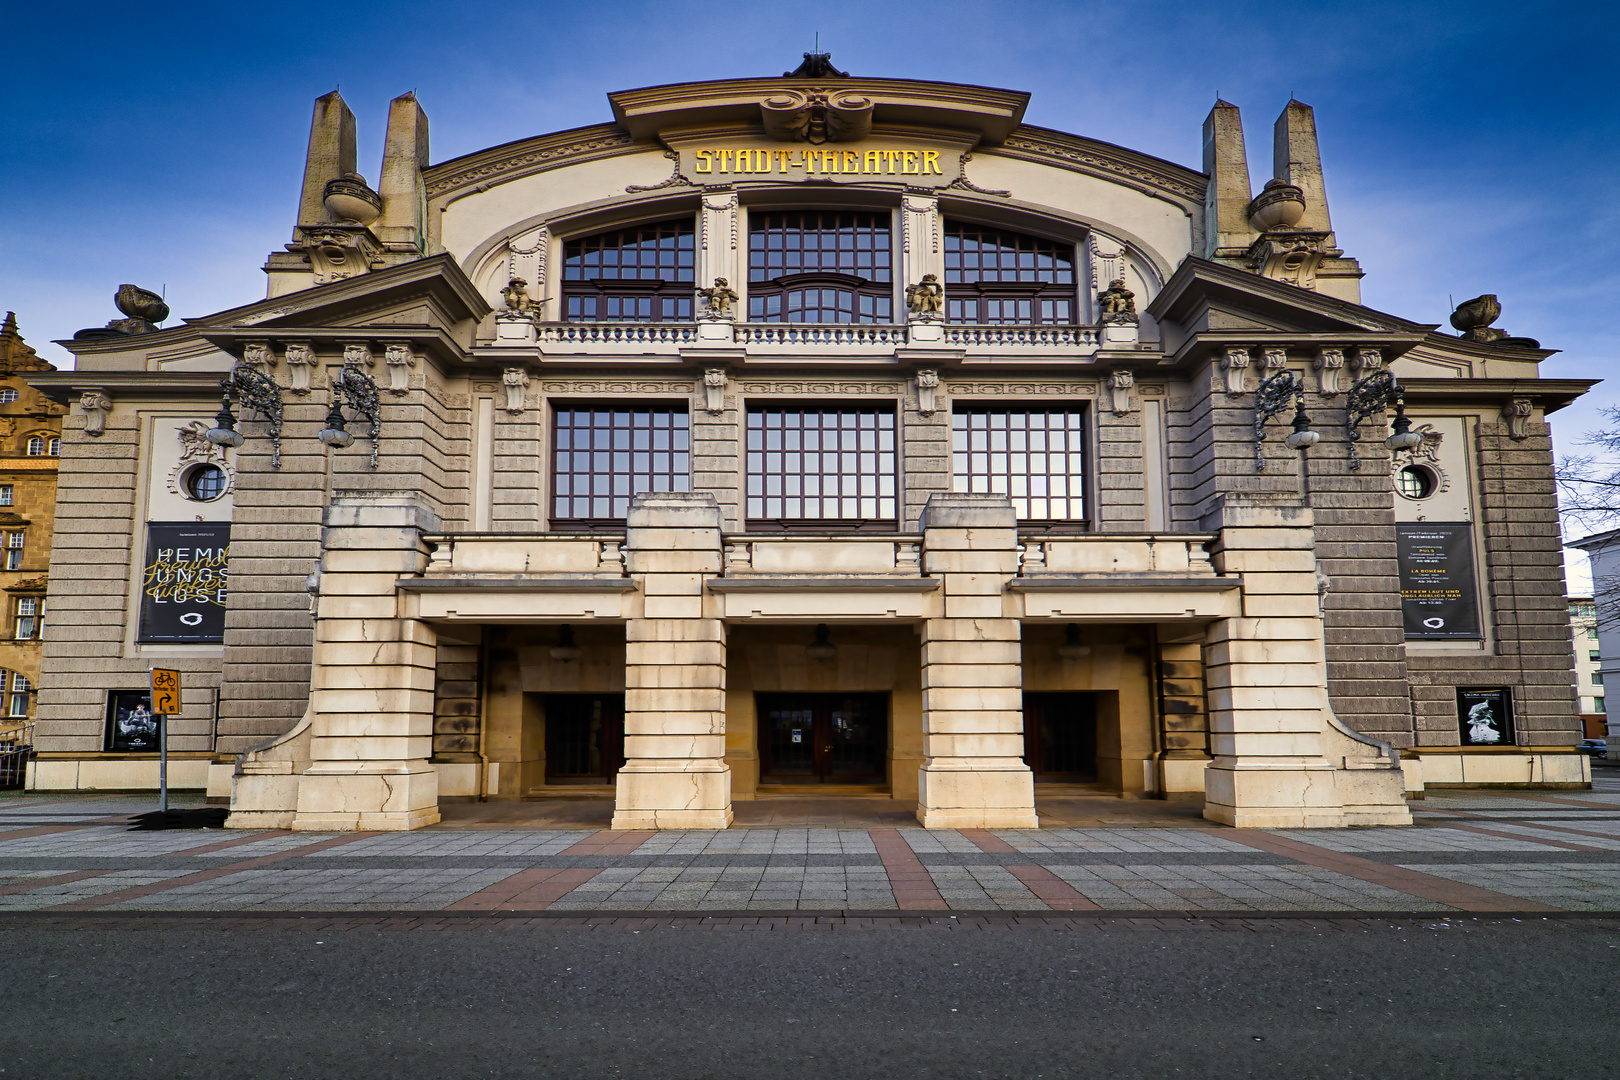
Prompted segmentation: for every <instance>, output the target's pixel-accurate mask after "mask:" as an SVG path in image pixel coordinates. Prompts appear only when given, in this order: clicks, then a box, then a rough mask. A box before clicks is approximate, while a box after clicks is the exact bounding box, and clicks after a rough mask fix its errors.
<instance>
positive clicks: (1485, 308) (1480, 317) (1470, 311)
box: [1451, 293, 1502, 336]
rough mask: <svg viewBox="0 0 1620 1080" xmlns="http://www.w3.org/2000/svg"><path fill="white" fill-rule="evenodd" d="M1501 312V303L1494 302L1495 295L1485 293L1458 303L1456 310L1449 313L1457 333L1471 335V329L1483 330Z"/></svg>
mask: <svg viewBox="0 0 1620 1080" xmlns="http://www.w3.org/2000/svg"><path fill="white" fill-rule="evenodd" d="M1501 314H1502V305H1501V304H1499V303H1497V302H1496V295H1495V294H1494V293H1486V294H1485V295H1484V296H1476V297H1474V298H1473V299H1472V300H1464V301H1463V302H1462V303H1460V304H1458V305H1457V310H1456V311H1453V312H1452V313H1451V325H1452V326H1454V327H1456V328H1457V331H1458V332H1459V333H1461V334H1464V335H1470V336H1472V332H1473V331H1475V330H1483V329H1484V328H1485V327H1487V326H1489V325H1491V323H1493V322H1495V321H1496V320H1497V317H1498V316H1500V315H1501Z"/></svg>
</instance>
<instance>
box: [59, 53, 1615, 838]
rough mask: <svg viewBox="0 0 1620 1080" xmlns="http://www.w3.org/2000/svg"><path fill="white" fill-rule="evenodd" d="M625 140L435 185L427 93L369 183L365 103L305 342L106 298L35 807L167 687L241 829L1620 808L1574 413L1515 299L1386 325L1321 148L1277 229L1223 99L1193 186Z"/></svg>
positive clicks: (285, 303)
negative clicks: (484, 808) (1583, 724)
mask: <svg viewBox="0 0 1620 1080" xmlns="http://www.w3.org/2000/svg"><path fill="white" fill-rule="evenodd" d="M608 100H609V104H610V105H611V108H612V119H611V120H610V121H609V122H606V123H602V124H600V125H597V126H594V127H588V128H582V129H576V130H572V131H564V132H560V133H556V134H549V135H538V136H535V137H534V138H530V139H525V140H522V141H519V142H515V143H511V144H508V145H504V146H497V147H493V148H490V149H488V150H484V151H480V152H478V153H475V154H471V155H468V156H466V157H461V158H457V159H454V160H450V161H443V162H438V163H434V162H433V161H432V159H431V156H430V154H429V148H428V123H427V118H426V116H425V115H424V113H423V111H422V108H421V107H420V106H419V104H418V103H417V101H416V99H415V98H414V96H412V95H409V94H407V95H405V96H403V97H400V98H398V99H396V100H395V101H393V102H392V104H391V105H390V107H389V111H388V121H387V134H386V147H385V151H384V156H383V161H382V167H381V171H380V173H378V174H377V182H376V184H375V186H372V185H371V184H370V183H369V182H368V181H366V180H365V179H363V178H362V177H360V176H359V175H358V173H357V164H356V151H355V146H356V134H355V128H356V122H355V118H354V116H353V114H352V113H351V112H350V110H349V108H348V106H347V105H346V104H345V103H344V101H343V100H342V98H340V97H339V96H338V95H337V94H336V93H333V94H329V95H327V96H325V97H323V98H321V99H320V100H319V101H318V102H317V103H316V108H315V115H314V121H313V126H312V128H311V133H310V143H309V155H308V161H307V165H306V169H305V173H304V181H303V187H302V192H301V194H300V197H299V200H298V215H297V220H296V221H295V222H294V223H293V229H292V234H291V237H290V242H289V243H288V244H286V246H285V248H284V249H282V250H278V251H275V252H273V253H272V254H271V255H270V257H269V260H268V262H267V263H266V264H265V271H266V274H267V275H268V279H269V287H268V296H267V298H265V299H262V300H255V301H252V302H249V303H245V304H244V305H243V306H241V307H237V308H233V309H231V310H228V311H222V312H219V313H217V314H213V315H208V316H205V317H202V318H195V319H188V320H186V322H185V324H184V325H183V326H179V327H176V328H172V329H159V328H157V326H156V325H155V323H154V321H153V320H151V318H150V313H149V310H148V309H147V308H143V307H142V306H141V303H142V301H140V299H139V297H136V299H135V300H134V301H131V302H129V303H125V301H126V300H127V299H128V298H127V297H124V296H123V294H121V301H120V302H121V304H122V305H123V306H124V309H125V314H126V315H129V316H130V318H128V319H125V320H115V322H114V324H112V325H111V326H109V327H108V328H107V329H104V330H103V329H97V330H94V331H89V332H86V333H85V334H82V335H81V336H80V338H79V339H76V340H74V341H72V342H69V343H67V344H68V345H69V347H70V348H71V349H72V350H73V351H74V353H75V354H76V356H77V367H76V369H75V370H73V371H71V372H57V373H48V374H42V375H39V376H37V377H35V378H34V379H33V380H32V381H33V382H34V384H35V385H36V386H40V387H43V388H45V389H46V390H47V391H48V392H50V393H51V394H53V395H55V396H56V397H57V399H58V400H59V401H62V402H71V403H72V406H73V408H72V412H71V415H70V417H69V418H68V421H67V423H66V426H65V430H64V432H63V438H64V448H63V454H62V462H61V495H60V506H59V511H58V521H59V526H58V530H57V533H56V542H55V551H54V556H53V560H52V574H51V579H50V595H49V604H50V610H51V615H52V618H51V623H50V625H49V628H48V632H47V636H46V641H45V647H44V648H45V652H44V674H43V678H42V688H41V691H40V701H39V710H40V736H39V746H40V748H41V751H42V753H41V755H40V758H41V760H40V761H39V762H38V763H37V765H36V768H35V772H34V775H33V781H32V782H33V786H34V787H35V788H37V789H40V790H62V789H70V788H79V789H84V788H97V787H100V788H130V787H149V786H151V784H152V783H153V782H154V781H155V773H156V765H155V761H154V760H153V755H152V753H151V749H150V746H149V745H148V744H147V743H146V742H142V731H143V730H144V728H143V726H142V724H143V722H144V718H143V717H142V716H141V709H142V699H141V693H142V688H143V687H144V686H145V684H146V679H147V672H148V669H149V668H150V667H151V666H153V665H157V666H160V667H174V668H179V669H181V670H182V671H183V672H184V676H185V690H184V698H183V712H182V713H181V714H180V715H178V716H176V717H175V718H174V719H173V723H172V728H171V730H172V734H173V748H174V751H175V756H176V762H175V764H174V766H173V769H174V770H175V775H176V776H177V777H179V778H180V780H181V782H182V783H184V784H188V785H190V786H193V787H197V788H202V787H205V786H206V787H207V788H208V790H209V792H210V793H211V794H213V795H215V796H217V797H221V798H223V797H226V796H228V797H229V798H230V800H231V805H232V807H233V815H232V817H231V819H230V823H231V824H232V825H233V826H237V827H258V826H278V827H291V828H293V829H311V830H316V829H410V828H415V827H418V826H423V825H429V824H432V823H433V822H434V821H436V820H438V816H439V809H438V807H439V804H440V802H441V800H448V799H475V798H476V799H512V800H517V799H523V798H527V797H532V796H535V795H545V794H547V793H550V792H555V791H557V790H559V789H566V790H572V791H577V792H580V793H589V792H593V791H600V792H603V793H607V792H611V793H612V795H613V798H614V799H615V812H614V817H613V824H614V827H616V828H636V829H645V828H660V829H662V828H722V827H725V826H726V825H727V824H728V823H729V822H730V821H731V818H732V804H733V802H735V801H738V800H746V799H752V798H756V797H759V796H761V795H768V794H771V793H773V792H777V793H780V792H789V791H791V792H797V793H804V792H826V793H847V792H886V793H889V794H890V795H891V796H892V797H893V798H895V799H899V800H904V801H906V802H915V804H916V813H917V817H918V819H919V821H920V822H921V823H922V824H923V825H925V826H929V827H936V826H937V827H959V826H960V827H968V826H970V827H996V828H1019V827H1033V826H1035V824H1036V805H1037V802H1038V801H1039V800H1040V798H1041V796H1042V793H1043V791H1059V790H1062V791H1075V790H1101V791H1111V792H1117V793H1119V794H1121V795H1125V796H1135V797H1155V798H1167V799H1188V800H1202V801H1203V805H1204V807H1205V814H1206V816H1207V817H1208V818H1210V819H1212V820H1214V821H1218V822H1225V823H1228V824H1233V825H1239V826H1338V825H1346V824H1403V823H1407V822H1409V821H1410V815H1409V813H1408V810H1407V802H1406V800H1407V799H1408V798H1409V797H1411V796H1416V795H1421V793H1422V792H1423V790H1424V789H1425V787H1427V786H1432V785H1437V784H1440V785H1458V784H1489V783H1514V784H1537V785H1542V784H1544V785H1553V786H1557V785H1562V786H1576V785H1583V784H1585V783H1586V782H1587V781H1588V778H1589V777H1588V773H1587V772H1586V766H1585V764H1584V762H1583V760H1582V759H1581V758H1580V757H1578V756H1577V755H1575V754H1574V753H1573V752H1572V744H1573V743H1574V742H1575V741H1576V740H1577V739H1578V738H1579V723H1578V719H1577V715H1576V703H1575V699H1574V697H1573V694H1572V692H1571V687H1570V681H1569V671H1570V654H1569V650H1570V636H1569V622H1568V615H1567V611H1566V609H1565V602H1564V596H1563V584H1562V577H1561V570H1560V566H1561V562H1560V546H1559V536H1558V529H1557V523H1556V515H1555V507H1554V502H1553V488H1552V472H1551V464H1552V463H1551V451H1550V443H1549V438H1548V429H1547V425H1546V422H1545V419H1544V417H1545V414H1546V413H1549V412H1552V411H1553V410H1555V409H1557V408H1560V407H1562V406H1563V405H1565V404H1567V403H1569V402H1570V401H1572V400H1573V399H1574V398H1575V397H1576V396H1578V395H1579V394H1580V393H1582V392H1583V391H1584V390H1585V389H1586V388H1587V386H1589V385H1590V384H1589V383H1588V382H1584V381H1571V380H1551V379H1542V378H1540V377H1539V375H1538V371H1537V365H1538V362H1539V361H1541V360H1542V359H1544V358H1545V357H1546V356H1548V355H1550V354H1549V352H1548V351H1546V350H1543V349H1541V348H1539V347H1538V346H1537V344H1536V343H1535V342H1532V341H1527V340H1525V339H1516V338H1510V337H1506V336H1505V335H1504V334H1503V333H1502V332H1501V331H1497V330H1493V329H1492V328H1491V327H1490V325H1489V324H1490V322H1491V321H1492V319H1493V318H1494V317H1495V310H1494V300H1493V299H1492V298H1481V300H1480V301H1479V302H1476V303H1474V304H1473V305H1472V306H1469V305H1464V308H1463V309H1460V310H1459V313H1458V316H1457V317H1456V325H1457V326H1458V327H1459V328H1461V329H1463V330H1465V331H1466V333H1465V334H1464V336H1457V335H1455V334H1452V333H1449V332H1440V331H1439V330H1438V329H1437V328H1436V326H1434V325H1431V324H1424V323H1419V322H1414V321H1411V320H1410V319H1408V318H1406V317H1403V316H1400V315H1391V314H1385V313H1383V312H1380V311H1375V310H1373V309H1371V308H1368V307H1365V306H1363V305H1362V304H1361V303H1360V285H1359V282H1360V278H1361V274H1362V272H1361V270H1360V269H1359V267H1358V264H1357V262H1356V260H1355V259H1354V258H1353V257H1351V255H1349V254H1347V252H1346V248H1345V247H1343V246H1341V239H1340V238H1339V237H1338V236H1337V235H1336V234H1335V232H1334V229H1333V225H1332V222H1331V219H1330V216H1329V207H1328V198H1327V188H1326V187H1325V185H1324V180H1323V173H1322V169H1321V165H1320V161H1319V158H1318V151H1317V140H1316V129H1315V121H1314V118H1313V115H1312V112H1311V109H1310V108H1309V107H1308V106H1305V105H1303V104H1300V103H1299V102H1289V103H1288V104H1287V106H1286V107H1285V108H1284V109H1283V110H1282V113H1281V115H1280V116H1279V117H1278V118H1277V121H1276V124H1275V126H1274V128H1273V143H1274V147H1275V153H1274V167H1273V172H1274V176H1275V178H1274V179H1270V178H1268V182H1266V183H1265V184H1264V185H1263V187H1262V188H1261V189H1260V190H1259V192H1258V194H1257V193H1256V191H1255V190H1254V189H1253V188H1252V187H1251V184H1250V179H1249V174H1248V167H1247V163H1246V162H1247V159H1246V157H1245V151H1244V135H1243V129H1242V126H1241V122H1240V118H1239V113H1238V109H1237V108H1236V107H1234V106H1232V105H1230V104H1227V103H1225V102H1217V103H1216V105H1215V107H1214V109H1213V111H1212V112H1211V113H1210V115H1209V116H1208V118H1207V119H1206V120H1205V121H1204V128H1203V146H1204V158H1203V162H1202V167H1201V168H1188V167H1185V166H1182V165H1178V164H1175V163H1172V162H1169V161H1163V160H1159V159H1157V158H1153V157H1150V156H1148V155H1145V154H1141V153H1137V152H1135V151H1132V150H1128V149H1125V148H1122V147H1118V146H1112V145H1109V144H1106V143H1102V142H1098V141H1096V140H1093V139H1089V138H1086V137H1085V136H1083V135H1071V134H1066V133H1063V132H1058V131H1051V130H1047V129H1043V128H1038V127H1032V126H1030V125H1028V124H1025V123H1024V122H1023V116H1024V109H1025V105H1026V101H1027V95H1025V94H1023V93H1019V92H1016V91H1011V90H1000V89H991V88H986V87H978V86H965V85H957V84H948V83H937V82H925V81H914V80H905V79H881V78H859V77H850V76H847V75H845V74H843V73H841V72H839V71H837V70H836V69H835V68H834V67H833V66H832V64H831V62H830V61H829V60H828V58H826V57H825V56H819V55H817V56H807V57H806V60H805V64H804V65H803V66H801V67H800V68H799V69H798V70H797V71H794V72H792V73H789V74H788V75H786V76H783V77H781V78H751V79H729V80H721V81H714V82H701V83H690V84H683V85H676V86H655V87H649V88H645V89H639V90H630V91H625V92H622V93H615V94H610V95H609V96H608ZM289 195H290V193H289ZM1348 239H1349V238H1346V240H1348ZM136 293H139V290H136ZM152 299H154V300H155V299H156V298H152ZM222 377H225V378H226V385H227V386H228V388H229V390H228V394H227V399H226V407H225V408H224V409H221V405H220V383H221V378H222ZM1403 395H1404V399H1403ZM216 414H217V415H216ZM238 444H239V445H238ZM1392 448H1393V449H1392ZM227 570H228V586H227V583H226V582H227V574H226V571H227ZM147 708H148V709H149V703H147Z"/></svg>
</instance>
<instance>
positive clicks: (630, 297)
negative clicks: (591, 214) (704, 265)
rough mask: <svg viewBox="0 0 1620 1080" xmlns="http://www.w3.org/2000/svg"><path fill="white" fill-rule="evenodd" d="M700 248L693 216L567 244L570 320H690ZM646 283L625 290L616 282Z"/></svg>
mask: <svg viewBox="0 0 1620 1080" xmlns="http://www.w3.org/2000/svg"><path fill="white" fill-rule="evenodd" d="M696 257H697V252H696V243H695V232H694V225H693V222H692V220H691V219H690V218H679V219H677V220H674V221H660V222H654V223H652V224H649V225H639V226H636V227H635V228H630V229H619V230H617V231H614V232H605V233H598V234H596V235H594V236H582V237H579V238H577V239H574V240H569V241H567V242H565V243H564V244H563V318H564V319H565V320H567V321H568V322H690V321H691V319H692V299H693V296H692V290H693V287H694V284H695V277H694V269H693V268H694V264H695V262H696ZM624 282H646V284H644V285H639V286H635V287H633V288H627V287H625V286H624V285H623V284H619V285H618V287H617V288H616V287H615V284H616V283H624Z"/></svg>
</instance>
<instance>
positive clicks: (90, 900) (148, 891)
mask: <svg viewBox="0 0 1620 1080" xmlns="http://www.w3.org/2000/svg"><path fill="white" fill-rule="evenodd" d="M379 835H381V834H380V833H375V832H355V833H346V834H344V835H343V836H339V837H337V838H335V839H332V840H321V841H318V842H316V843H313V844H306V845H305V846H303V847H298V848H293V849H292V850H290V851H278V852H276V853H275V854H273V855H260V856H259V857H258V858H256V859H244V860H242V861H241V862H234V863H226V864H225V865H224V866H216V867H214V868H213V869H212V870H199V871H197V872H196V873H195V874H184V875H182V876H180V877H175V878H169V879H167V880H166V881H154V882H153V883H152V884H150V885H132V886H130V887H129V888H127V889H119V890H118V891H117V892H110V893H103V894H102V895H100V896H87V897H85V898H84V899H82V900H74V901H71V902H69V903H66V904H56V905H53V906H52V907H51V908H49V909H48V910H51V911H86V910H89V909H90V908H99V907H107V906H108V905H109V904H120V903H123V902H124V901H125V900H136V899H139V898H140V897H143V896H151V895H152V894H153V893H160V892H168V891H169V890H170V889H178V888H179V887H180V886H182V885H195V884H196V883H198V882H200V881H213V880H214V879H215V878H222V877H229V876H230V875H232V874H239V873H241V872H242V871H243V870H252V869H254V868H255V867H260V866H268V865H269V864H271V863H278V862H281V861H283V860H284V859H296V858H298V857H299V856H300V855H308V854H309V853H310V852H312V851H323V850H325V849H326V848H334V847H337V846H338V845H340V844H352V843H354V842H355V841H356V840H365V839H366V838H368V837H372V836H379ZM252 839H254V840H259V839H262V837H259V836H254V837H252ZM229 846H230V842H229V841H227V842H224V843H220V844H214V845H209V847H210V848H218V847H229Z"/></svg>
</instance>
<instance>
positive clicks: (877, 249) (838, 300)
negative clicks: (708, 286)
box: [748, 211, 894, 323]
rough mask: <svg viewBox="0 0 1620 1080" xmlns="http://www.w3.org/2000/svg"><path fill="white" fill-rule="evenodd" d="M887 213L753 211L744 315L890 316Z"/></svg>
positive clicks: (804, 318) (796, 318)
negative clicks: (746, 299) (746, 311)
mask: <svg viewBox="0 0 1620 1080" xmlns="http://www.w3.org/2000/svg"><path fill="white" fill-rule="evenodd" d="M892 261H893V240H892V239H891V230H890V227H889V215H888V214H887V213H877V214H871V213H850V212H833V211H792V212H788V213H775V214H752V215H750V216H749V224H748V318H749V319H750V320H753V321H756V322H793V323H857V322H858V323H883V322H890V321H891V320H892V319H893V318H894V284H893V281H894V279H893V276H892V273H891V270H890V265H891V263H892Z"/></svg>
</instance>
